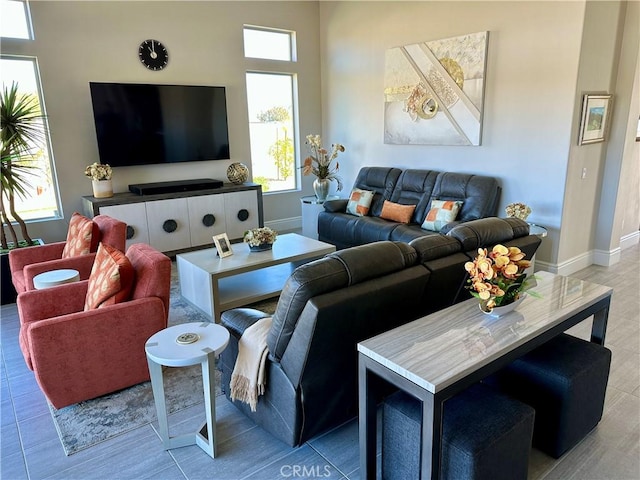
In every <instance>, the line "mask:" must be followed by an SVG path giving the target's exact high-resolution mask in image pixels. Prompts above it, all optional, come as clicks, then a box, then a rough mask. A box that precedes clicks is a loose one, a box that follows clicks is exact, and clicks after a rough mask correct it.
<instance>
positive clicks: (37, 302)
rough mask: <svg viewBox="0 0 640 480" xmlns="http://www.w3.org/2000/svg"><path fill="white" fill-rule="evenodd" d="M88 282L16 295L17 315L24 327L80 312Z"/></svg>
mask: <svg viewBox="0 0 640 480" xmlns="http://www.w3.org/2000/svg"><path fill="white" fill-rule="evenodd" d="M88 286H89V281H88V280H84V281H81V282H75V283H67V284H65V285H60V286H58V287H53V288H45V289H44V290H31V291H28V292H23V293H21V294H20V295H18V298H17V300H16V303H17V304H18V315H19V317H20V323H21V324H22V325H25V324H27V323H30V322H36V321H39V320H43V319H48V318H53V317H59V316H61V315H67V314H70V313H75V312H81V311H82V310H83V308H84V300H85V298H86V296H87V288H88Z"/></svg>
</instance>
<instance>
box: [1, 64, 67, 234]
mask: <svg viewBox="0 0 640 480" xmlns="http://www.w3.org/2000/svg"><path fill="white" fill-rule="evenodd" d="M0 59H7V60H18V61H26V62H29V61H30V62H31V63H32V65H33V72H34V76H35V84H36V92H37V94H38V101H39V102H40V111H41V112H42V115H43V116H44V119H43V121H44V125H45V132H44V145H43V148H46V150H47V158H48V159H49V171H50V172H51V179H50V180H51V188H52V189H53V197H54V201H55V210H54V211H53V213H52V215H48V216H42V217H33V218H28V219H24V221H25V222H26V223H34V222H40V221H46V220H58V219H61V218H62V204H61V201H60V189H59V186H58V177H57V174H56V168H55V161H54V157H53V148H52V147H51V136H50V129H49V119H48V117H47V108H46V105H45V100H44V95H43V93H42V83H41V79H40V66H39V65H38V58H37V57H32V56H27V55H11V54H5V53H2V54H0ZM17 211H18V213H19V214H21V215H22V212H21V211H20V209H17Z"/></svg>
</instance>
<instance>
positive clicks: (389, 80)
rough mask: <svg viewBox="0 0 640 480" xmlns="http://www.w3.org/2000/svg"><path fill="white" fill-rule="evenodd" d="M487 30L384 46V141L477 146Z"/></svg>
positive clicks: (482, 99)
mask: <svg viewBox="0 0 640 480" xmlns="http://www.w3.org/2000/svg"><path fill="white" fill-rule="evenodd" d="M488 40H489V32H478V33H470V34H467V35H461V36H459V37H453V38H444V39H440V40H431V41H425V42H421V43H415V44H411V45H404V46H401V47H395V48H390V49H388V50H387V52H386V55H385V75H384V77H385V78H384V143H387V144H395V145H475V146H477V145H480V143H481V137H482V115H483V109H484V86H485V77H486V69H487V45H488Z"/></svg>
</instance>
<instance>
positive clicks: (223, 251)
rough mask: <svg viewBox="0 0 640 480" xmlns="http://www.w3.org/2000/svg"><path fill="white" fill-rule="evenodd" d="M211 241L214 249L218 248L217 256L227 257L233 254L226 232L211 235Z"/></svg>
mask: <svg viewBox="0 0 640 480" xmlns="http://www.w3.org/2000/svg"><path fill="white" fill-rule="evenodd" d="M213 243H214V244H215V245H216V250H218V256H219V257H220V258H224V257H228V256H230V255H233V249H232V248H231V242H230V241H229V237H228V236H227V234H226V233H221V234H219V235H214V236H213Z"/></svg>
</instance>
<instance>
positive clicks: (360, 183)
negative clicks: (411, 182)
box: [353, 167, 402, 217]
mask: <svg viewBox="0 0 640 480" xmlns="http://www.w3.org/2000/svg"><path fill="white" fill-rule="evenodd" d="M401 173H402V170H400V169H399V168H393V167H362V168H361V169H360V171H359V172H358V176H357V177H356V181H355V182H354V184H353V188H359V189H361V190H371V191H373V192H375V193H374V195H373V200H372V201H371V206H370V207H369V215H371V216H374V217H379V216H380V212H382V205H383V204H384V201H385V200H390V199H391V193H392V192H393V189H394V187H395V186H396V182H397V181H398V177H400V174H401Z"/></svg>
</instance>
